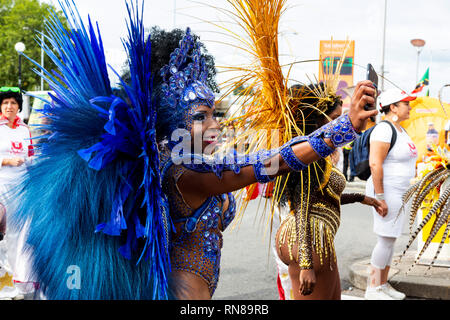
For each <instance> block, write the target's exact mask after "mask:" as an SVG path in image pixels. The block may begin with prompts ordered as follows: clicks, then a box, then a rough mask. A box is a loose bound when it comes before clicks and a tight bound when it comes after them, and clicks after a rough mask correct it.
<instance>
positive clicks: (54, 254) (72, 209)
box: [14, 0, 171, 299]
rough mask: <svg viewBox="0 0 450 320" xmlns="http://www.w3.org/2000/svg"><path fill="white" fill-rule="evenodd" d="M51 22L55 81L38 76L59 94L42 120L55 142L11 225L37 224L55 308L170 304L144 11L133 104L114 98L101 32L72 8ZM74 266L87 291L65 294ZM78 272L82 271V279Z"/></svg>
mask: <svg viewBox="0 0 450 320" xmlns="http://www.w3.org/2000/svg"><path fill="white" fill-rule="evenodd" d="M62 1H63V0H60V1H59V3H60V5H61V8H62V9H63V12H64V14H65V17H66V19H67V21H68V22H69V24H70V30H66V29H65V28H64V26H63V23H62V22H61V21H60V19H59V18H58V16H57V15H56V14H55V13H52V15H51V17H50V18H49V20H48V21H46V29H47V30H46V31H47V34H48V35H47V36H46V40H47V41H46V44H45V45H44V46H43V48H44V50H45V52H46V54H47V55H48V56H49V57H50V58H51V59H52V60H53V62H54V63H55V64H56V66H57V70H56V71H52V72H50V71H48V70H44V71H40V70H41V68H42V67H41V66H40V65H39V64H38V63H36V62H35V64H36V72H37V73H39V74H40V75H41V76H42V77H44V79H45V80H46V81H47V82H48V83H49V85H50V87H51V90H52V92H53V93H52V94H51V101H48V102H47V104H46V106H45V108H44V109H43V110H42V112H43V113H44V115H45V117H46V118H47V119H48V121H47V122H48V123H47V124H45V125H44V126H43V127H42V129H44V130H48V131H49V132H50V134H48V135H47V136H45V137H43V139H41V140H44V142H43V143H41V144H40V145H39V157H38V159H37V161H36V163H35V164H34V165H33V166H31V167H30V170H29V171H28V173H27V174H26V176H25V177H24V181H23V183H22V184H21V186H20V188H19V190H18V192H19V193H18V195H17V200H18V201H17V202H16V214H15V215H14V221H15V223H16V224H17V225H22V224H24V222H25V221H26V220H30V221H31V223H30V229H29V235H28V238H27V244H28V245H29V248H30V252H31V254H32V256H33V259H34V262H33V270H34V273H35V276H36V277H37V278H38V280H39V281H40V282H41V285H42V286H43V289H44V292H45V294H46V295H47V297H48V298H50V299H167V298H169V293H168V274H169V272H170V260H169V254H168V241H169V238H168V237H169V236H168V235H169V227H170V226H171V223H170V221H169V215H168V209H167V202H166V200H165V197H164V194H163V192H162V188H161V176H160V171H159V166H160V164H159V157H158V149H157V143H156V137H155V122H156V108H155V106H154V105H153V104H152V99H151V97H152V75H151V71H150V70H151V68H150V64H151V42H150V41H145V38H144V25H143V21H142V12H143V8H142V9H141V10H139V9H138V8H137V2H136V5H133V4H131V5H128V4H127V9H128V14H129V22H128V38H127V39H126V40H124V41H123V43H124V46H125V49H126V50H127V52H128V63H129V67H130V73H131V81H130V83H127V84H126V83H123V81H122V86H123V87H124V88H125V91H126V94H127V101H124V100H123V99H121V98H119V97H117V96H115V95H114V94H113V89H112V88H111V84H110V80H109V77H108V72H107V64H106V62H105V53H104V49H103V44H102V39H101V36H100V31H99V28H98V26H97V27H96V28H95V27H94V25H93V24H92V23H91V21H90V19H89V24H88V26H87V28H86V27H85V26H84V24H83V22H82V20H81V18H80V15H79V13H78V12H77V9H76V6H75V4H74V3H73V1H69V0H64V2H62ZM73 266H75V267H77V268H79V270H80V276H81V278H80V279H81V286H80V288H77V289H73V288H72V287H71V286H68V285H67V281H69V280H70V276H71V274H70V272H68V270H73V268H72V267H73ZM77 270H78V269H77Z"/></svg>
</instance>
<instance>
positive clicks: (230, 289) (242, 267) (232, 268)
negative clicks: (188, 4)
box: [213, 182, 450, 300]
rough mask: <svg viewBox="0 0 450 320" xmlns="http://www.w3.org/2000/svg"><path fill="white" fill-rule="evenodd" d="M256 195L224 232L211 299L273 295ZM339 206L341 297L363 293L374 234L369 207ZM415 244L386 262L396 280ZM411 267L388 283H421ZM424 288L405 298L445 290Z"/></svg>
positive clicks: (352, 186) (401, 243) (399, 245)
mask: <svg viewBox="0 0 450 320" xmlns="http://www.w3.org/2000/svg"><path fill="white" fill-rule="evenodd" d="M363 188H364V183H363V182H356V183H349V184H348V187H347V189H346V190H345V191H344V192H355V191H358V192H363ZM258 199H259V198H258ZM258 199H257V200H253V201H251V202H250V204H249V206H248V207H247V210H246V211H245V213H244V215H243V217H242V218H241V219H236V221H235V223H234V224H232V225H231V226H230V227H229V229H227V230H226V231H225V233H224V246H223V250H222V262H221V265H222V268H221V274H220V279H219V285H218V287H217V290H216V292H215V294H214V297H213V299H215V300H278V291H277V285H276V276H277V271H276V264H275V260H274V255H273V252H272V250H271V247H270V242H269V240H270V237H269V233H268V230H267V225H268V224H267V219H268V213H267V212H266V213H265V214H264V213H263V210H262V209H263V207H264V203H263V202H262V203H260V202H259V201H258ZM258 206H259V208H258ZM341 211H342V212H341V225H340V228H339V230H338V233H337V235H336V238H335V248H336V254H337V260H338V267H339V273H340V277H341V287H342V299H343V300H358V299H363V295H364V291H363V290H364V288H365V286H364V281H366V279H365V278H364V273H365V272H366V271H365V270H366V269H364V267H361V266H362V265H363V264H364V263H367V261H368V259H370V255H371V253H372V250H373V248H374V246H375V244H376V236H375V234H374V233H373V231H372V226H373V221H372V220H373V219H372V212H371V208H370V207H368V206H364V205H362V204H359V203H356V204H349V205H344V206H342V208H341ZM405 220H406V219H405ZM406 223H407V222H406V221H405V226H404V230H403V233H402V235H401V236H400V237H399V238H398V239H397V242H396V244H395V257H397V256H398V254H399V253H401V252H402V251H403V249H404V248H405V246H406V244H407V242H408V239H409V234H408V227H407V225H406ZM273 232H276V230H274V231H273ZM416 250H417V244H416V242H414V243H413V245H412V246H411V248H410V249H409V250H408V254H407V256H406V257H405V259H403V264H401V265H397V266H396V267H395V266H393V267H392V269H393V271H392V275H394V274H395V275H397V280H398V279H400V278H399V275H398V273H399V271H402V270H403V269H404V268H406V267H405V266H406V265H408V268H409V267H410V264H409V263H410V260H409V259H410V256H411V254H413V253H415V252H416ZM404 265H405V266H404ZM358 268H359V269H358ZM433 269H434V270H435V271H432V272H435V273H438V274H439V275H437V276H436V277H437V278H436V279H434V280H433V282H439V281H441V280H442V279H441V278H442V277H448V275H449V274H450V272H449V269H448V268H445V270H443V271H442V268H441V269H439V268H438V269H435V268H433ZM433 269H432V270H433ZM415 270H416V276H417V277H416V278H411V277H409V278H408V277H406V278H405V277H404V278H402V279H403V280H402V281H400V282H398V281H397V282H395V283H392V284H393V285H394V287H397V288H398V286H399V285H400V287H401V288H402V289H404V290H406V291H408V290H410V288H411V287H414V286H415V287H416V289H417V288H419V289H417V290H420V289H423V285H421V283H420V281H422V282H423V283H426V282H427V277H428V278H429V275H428V276H426V275H425V273H421V272H422V271H423V269H421V267H416V268H415ZM436 270H437V271H436ZM355 279H356V280H357V281H356V280H355ZM405 279H410V280H411V282H412V283H413V285H411V284H410V285H409V289H408V284H406V282H405ZM355 281H356V282H355ZM445 285H446V284H445V283H443V284H442V286H444V288H442V287H441V288H440V290H441V291H442V290H443V291H445V290H446V289H447V290H448V291H450V290H449V288H450V287H449V288H445ZM417 290H416V291H417ZM430 290H431V293H429V295H428V297H422V298H421V297H411V299H426V298H428V299H442V297H445V294H443V295H441V297H435V296H433V290H438V289H437V287H435V288H434V289H433V288H432V287H430V288H429V291H430ZM408 299H410V298H409V297H408ZM449 299H450V297H449Z"/></svg>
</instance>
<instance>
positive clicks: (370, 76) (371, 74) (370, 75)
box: [364, 63, 378, 111]
mask: <svg viewBox="0 0 450 320" xmlns="http://www.w3.org/2000/svg"><path fill="white" fill-rule="evenodd" d="M367 80H370V81H371V82H372V83H373V85H374V86H375V89H376V90H378V75H377V73H376V72H375V69H374V68H373V66H372V64H370V63H369V64H368V65H367ZM375 100H376V99H375ZM374 109H376V101H375V107H371V106H370V105H366V106H365V107H364V110H367V111H368V110H374Z"/></svg>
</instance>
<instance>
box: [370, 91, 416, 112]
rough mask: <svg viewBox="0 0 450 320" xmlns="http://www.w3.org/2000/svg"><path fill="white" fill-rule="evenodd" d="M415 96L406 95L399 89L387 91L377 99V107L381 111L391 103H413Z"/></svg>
mask: <svg viewBox="0 0 450 320" xmlns="http://www.w3.org/2000/svg"><path fill="white" fill-rule="evenodd" d="M416 98H417V96H415V95H410V94H407V93H406V92H405V91H402V90H400V89H396V88H394V89H389V90H386V91H384V92H382V93H381V94H380V96H379V97H378V102H379V103H378V107H379V108H380V109H381V108H382V107H385V106H390V105H391V104H393V103H397V102H400V101H413V100H416Z"/></svg>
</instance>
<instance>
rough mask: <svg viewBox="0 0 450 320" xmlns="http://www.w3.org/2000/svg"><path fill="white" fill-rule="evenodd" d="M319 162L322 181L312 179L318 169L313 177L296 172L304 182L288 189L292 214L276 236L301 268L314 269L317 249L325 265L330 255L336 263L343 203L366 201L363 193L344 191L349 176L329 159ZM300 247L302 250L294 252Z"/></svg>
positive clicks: (311, 174) (313, 173) (321, 261)
mask: <svg viewBox="0 0 450 320" xmlns="http://www.w3.org/2000/svg"><path fill="white" fill-rule="evenodd" d="M318 163H319V166H320V168H322V170H323V173H321V174H320V175H323V178H322V179H320V181H321V183H314V181H311V180H315V179H314V175H316V173H315V172H311V173H310V177H311V178H308V173H307V172H306V170H305V171H304V172H301V173H296V174H298V175H300V179H299V181H303V182H302V183H299V184H297V185H296V186H295V187H293V188H291V190H288V191H287V192H286V194H287V199H286V200H287V202H288V204H289V209H290V214H289V216H288V217H287V218H286V219H285V220H284V221H283V222H282V224H281V226H280V228H279V230H278V232H277V235H276V237H277V242H278V245H279V247H281V246H282V245H286V244H287V247H288V250H289V256H290V260H295V261H296V262H298V264H299V266H300V268H301V269H313V267H314V266H313V251H314V252H315V253H316V254H317V255H318V256H319V258H320V263H321V264H323V261H324V259H326V258H330V259H329V260H330V263H331V262H332V261H334V262H336V254H335V249H334V237H335V235H336V232H337V230H338V228H339V225H340V206H341V204H347V203H353V202H361V201H363V200H364V195H363V194H356V193H351V194H342V192H343V191H344V189H345V186H346V180H345V177H344V175H343V174H342V173H341V172H340V171H339V170H338V169H337V168H335V167H334V166H333V165H332V164H331V162H330V161H329V160H324V159H322V160H319V162H318ZM310 170H313V169H310ZM319 170H320V169H319ZM291 178H293V177H291ZM293 180H295V178H293ZM297 180H298V179H297ZM316 181H317V180H316ZM308 184H309V189H308ZM287 188H289V186H288V187H287ZM294 188H295V189H294ZM308 190H309V192H308ZM297 246H298V252H296V253H295V255H294V247H297Z"/></svg>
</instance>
